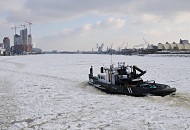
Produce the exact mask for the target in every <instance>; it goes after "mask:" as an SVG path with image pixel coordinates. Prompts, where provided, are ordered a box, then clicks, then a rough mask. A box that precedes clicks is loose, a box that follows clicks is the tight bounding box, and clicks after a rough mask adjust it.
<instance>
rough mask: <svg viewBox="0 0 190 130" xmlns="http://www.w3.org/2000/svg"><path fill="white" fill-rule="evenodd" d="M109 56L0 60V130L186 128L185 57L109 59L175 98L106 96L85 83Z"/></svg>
mask: <svg viewBox="0 0 190 130" xmlns="http://www.w3.org/2000/svg"><path fill="white" fill-rule="evenodd" d="M110 61H111V60H110V55H83V54H78V55H77V54H56V55H55V54H54V55H50V54H46V55H26V56H8V57H6V56H5V57H0V72H1V73H0V83H1V85H0V129H2V130H3V129H6V130H7V129H8V130H17V129H26V130H33V129H36V130H38V129H48V130H53V129H69V130H76V129H105V130H125V129H142V130H150V129H153V130H179V129H180V130H181V129H190V86H189V81H190V62H189V61H190V57H189V56H188V55H147V56H123V55H113V63H115V64H117V62H126V63H127V64H129V65H137V66H138V67H140V68H142V69H143V70H147V73H146V74H145V75H144V76H143V78H144V79H145V80H149V79H153V80H155V81H156V82H159V83H164V84H168V85H170V86H171V87H176V88H177V92H176V95H170V96H165V97H157V96H147V97H131V96H126V95H111V94H106V93H104V92H101V91H100V90H97V89H96V88H93V87H92V86H89V85H88V84H87V81H88V73H89V68H90V66H93V67H94V74H96V73H98V72H99V71H100V70H99V68H100V67H101V66H109V64H110Z"/></svg>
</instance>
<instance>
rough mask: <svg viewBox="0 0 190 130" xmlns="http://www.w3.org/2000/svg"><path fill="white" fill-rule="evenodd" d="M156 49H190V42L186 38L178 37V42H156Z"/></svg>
mask: <svg viewBox="0 0 190 130" xmlns="http://www.w3.org/2000/svg"><path fill="white" fill-rule="evenodd" d="M158 50H159V51H163V50H166V51H190V44H189V41H188V40H182V39H180V41H179V43H175V42H173V43H168V42H166V43H164V44H162V43H158Z"/></svg>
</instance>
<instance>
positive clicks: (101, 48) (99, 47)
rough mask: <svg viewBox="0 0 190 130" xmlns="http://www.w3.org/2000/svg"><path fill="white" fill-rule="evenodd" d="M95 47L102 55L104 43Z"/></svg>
mask: <svg viewBox="0 0 190 130" xmlns="http://www.w3.org/2000/svg"><path fill="white" fill-rule="evenodd" d="M96 47H97V49H98V53H102V50H103V47H104V43H102V44H101V45H100V46H99V45H98V43H97V44H96Z"/></svg>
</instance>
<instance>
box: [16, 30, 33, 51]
mask: <svg viewBox="0 0 190 130" xmlns="http://www.w3.org/2000/svg"><path fill="white" fill-rule="evenodd" d="M14 52H15V53H23V52H32V35H31V34H29V35H28V31H27V28H25V29H22V30H20V35H18V34H15V35H14Z"/></svg>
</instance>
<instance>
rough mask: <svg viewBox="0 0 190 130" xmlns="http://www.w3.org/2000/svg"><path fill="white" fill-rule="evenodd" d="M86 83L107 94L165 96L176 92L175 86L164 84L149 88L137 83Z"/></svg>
mask: <svg viewBox="0 0 190 130" xmlns="http://www.w3.org/2000/svg"><path fill="white" fill-rule="evenodd" d="M88 83H89V85H92V86H94V87H96V88H98V89H100V90H102V91H104V92H106V93H109V94H123V95H130V96H147V95H154V96H166V95H170V94H175V92H176V88H170V87H169V86H167V85H164V84H155V85H157V86H159V87H157V88H150V87H141V86H139V85H136V86H132V87H131V86H121V85H112V84H105V83H98V82H96V83H93V82H91V81H89V82H88Z"/></svg>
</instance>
